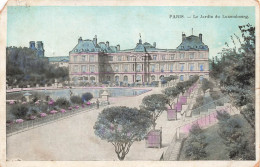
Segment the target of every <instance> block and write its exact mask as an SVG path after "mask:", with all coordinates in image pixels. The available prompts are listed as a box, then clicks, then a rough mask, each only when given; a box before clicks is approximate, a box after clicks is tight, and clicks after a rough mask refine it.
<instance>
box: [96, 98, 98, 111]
mask: <svg viewBox="0 0 260 167" xmlns="http://www.w3.org/2000/svg"><path fill="white" fill-rule="evenodd" d="M96 104H97V109H99V100H98V99H97V101H96Z"/></svg>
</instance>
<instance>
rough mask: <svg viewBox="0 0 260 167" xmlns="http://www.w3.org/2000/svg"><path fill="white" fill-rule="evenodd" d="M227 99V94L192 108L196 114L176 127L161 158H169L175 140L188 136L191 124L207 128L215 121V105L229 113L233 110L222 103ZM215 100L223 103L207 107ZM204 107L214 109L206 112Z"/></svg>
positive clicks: (215, 102)
mask: <svg viewBox="0 0 260 167" xmlns="http://www.w3.org/2000/svg"><path fill="white" fill-rule="evenodd" d="M229 101H230V99H229V98H228V96H225V97H222V98H220V99H218V100H215V101H213V102H210V103H208V104H206V105H204V106H201V107H199V108H196V109H194V110H195V111H199V112H198V113H199V114H198V116H196V117H193V119H192V118H191V120H190V121H188V122H187V123H184V124H182V125H180V126H178V127H177V128H176V131H175V133H174V136H173V139H172V141H171V143H170V145H169V147H168V148H167V150H166V151H165V153H164V154H163V159H164V160H169V158H170V155H171V152H172V151H173V148H174V146H175V143H176V142H177V140H183V139H184V138H185V137H186V136H188V134H189V130H190V129H191V127H192V125H193V124H199V125H200V127H201V128H207V127H208V126H210V125H212V124H214V123H216V122H217V121H218V120H217V111H218V109H216V108H217V107H221V108H220V109H219V110H225V111H227V112H229V113H231V112H234V111H233V109H232V107H231V105H230V104H229V105H224V104H225V103H227V102H229ZM217 102H223V105H221V106H218V105H214V108H208V106H210V105H212V104H217ZM206 108H207V109H214V110H212V111H209V110H207V112H205V113H203V112H202V109H203V110H204V111H205V109H206ZM194 110H193V111H194ZM200 111H201V112H200ZM181 136H182V137H181Z"/></svg>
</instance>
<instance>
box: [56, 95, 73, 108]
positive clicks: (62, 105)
mask: <svg viewBox="0 0 260 167" xmlns="http://www.w3.org/2000/svg"><path fill="white" fill-rule="evenodd" d="M55 105H57V106H59V107H60V108H68V107H69V106H70V102H69V100H67V99H66V98H63V97H60V98H58V99H57V100H56V102H55Z"/></svg>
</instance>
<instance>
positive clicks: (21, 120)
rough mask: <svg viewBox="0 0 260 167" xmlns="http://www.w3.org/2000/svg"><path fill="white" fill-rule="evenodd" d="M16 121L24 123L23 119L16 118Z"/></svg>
mask: <svg viewBox="0 0 260 167" xmlns="http://www.w3.org/2000/svg"><path fill="white" fill-rule="evenodd" d="M15 122H16V123H22V122H23V119H17V120H15Z"/></svg>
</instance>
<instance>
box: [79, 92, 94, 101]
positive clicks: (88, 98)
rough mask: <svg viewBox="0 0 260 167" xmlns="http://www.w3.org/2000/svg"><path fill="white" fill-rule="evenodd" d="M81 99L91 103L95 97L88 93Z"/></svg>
mask: <svg viewBox="0 0 260 167" xmlns="http://www.w3.org/2000/svg"><path fill="white" fill-rule="evenodd" d="M81 98H82V101H89V100H91V99H92V98H93V95H92V94H91V93H89V92H87V93H84V94H83V95H82V96H81Z"/></svg>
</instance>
